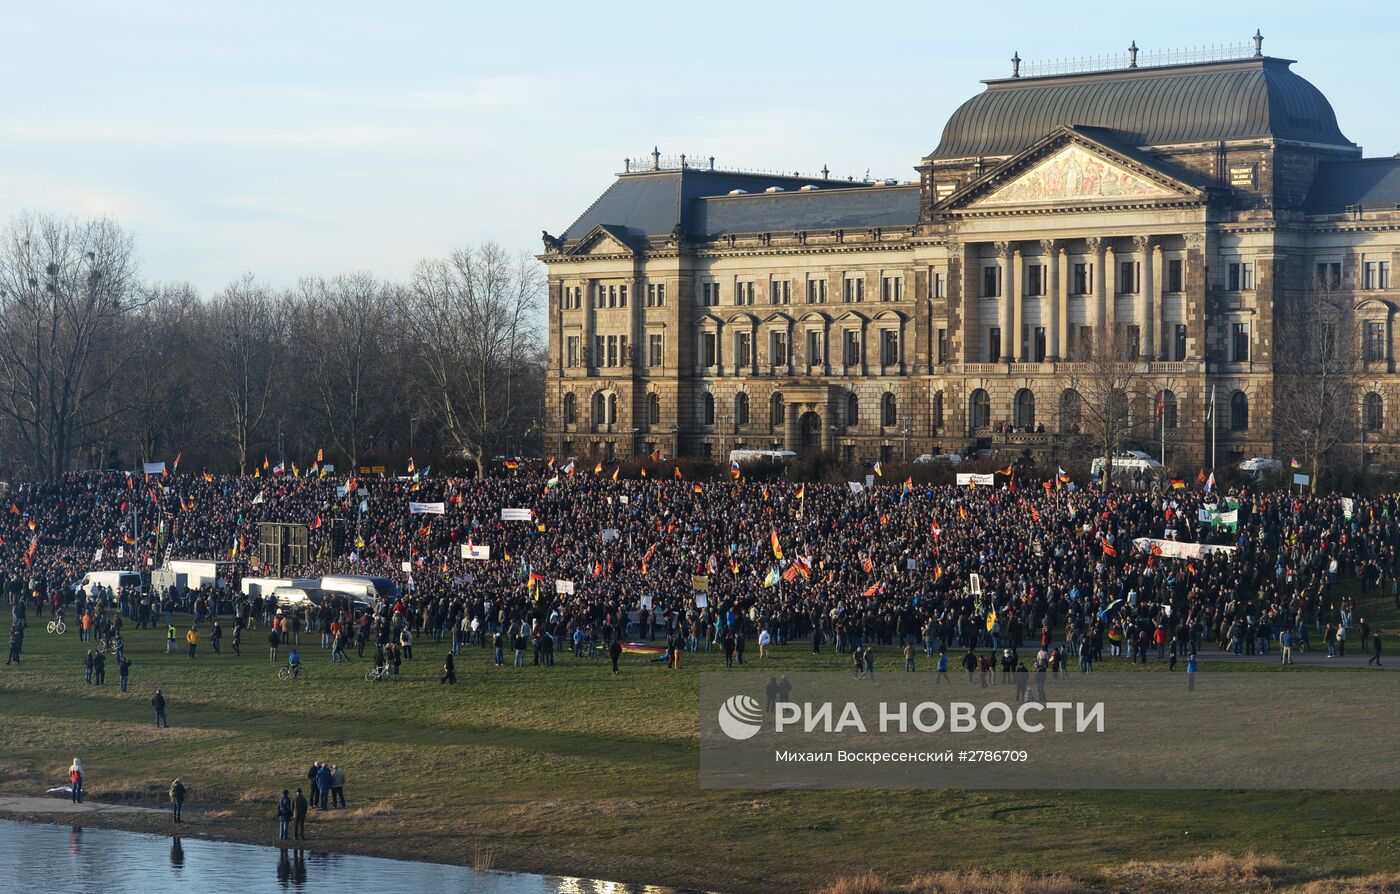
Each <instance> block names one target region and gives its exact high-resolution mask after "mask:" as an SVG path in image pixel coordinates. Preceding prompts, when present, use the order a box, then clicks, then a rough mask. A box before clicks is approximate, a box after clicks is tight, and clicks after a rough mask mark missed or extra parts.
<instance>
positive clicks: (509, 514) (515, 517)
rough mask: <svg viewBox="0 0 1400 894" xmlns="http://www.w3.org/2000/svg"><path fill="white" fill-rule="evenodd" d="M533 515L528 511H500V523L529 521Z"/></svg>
mask: <svg viewBox="0 0 1400 894" xmlns="http://www.w3.org/2000/svg"><path fill="white" fill-rule="evenodd" d="M532 518H534V513H533V512H532V511H531V510H529V509H502V510H501V521H530V520H531V519H532Z"/></svg>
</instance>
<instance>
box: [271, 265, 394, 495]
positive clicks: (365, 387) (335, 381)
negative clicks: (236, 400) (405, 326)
mask: <svg viewBox="0 0 1400 894" xmlns="http://www.w3.org/2000/svg"><path fill="white" fill-rule="evenodd" d="M393 311H394V307H393V287H392V286H390V285H389V284H388V283H384V282H381V281H379V280H377V279H375V278H374V277H372V276H370V275H368V274H364V273H357V274H350V275H346V276H337V277H335V278H333V279H330V280H325V279H319V278H316V279H306V280H303V281H302V283H301V303H300V305H299V306H298V307H297V309H296V312H295V315H294V318H295V320H294V323H293V333H294V335H293V343H294V344H296V345H297V347H298V354H299V355H300V356H304V357H305V358H306V361H307V368H306V372H307V376H306V383H305V384H306V386H307V387H308V390H309V392H310V394H309V397H310V399H311V402H312V403H313V405H314V409H315V413H316V417H317V418H318V420H319V421H320V422H321V424H322V426H323V429H322V430H323V431H324V432H325V434H326V436H327V437H329V439H330V441H331V443H332V444H333V445H334V446H335V448H336V449H337V450H339V451H340V452H341V453H342V454H344V455H345V456H346V457H347V458H348V459H349V461H350V465H351V467H352V468H354V467H356V466H358V465H359V463H360V459H361V458H362V456H363V454H364V451H365V449H366V448H367V447H368V446H371V445H372V444H373V443H374V441H375V439H376V438H377V437H378V436H379V435H380V434H382V433H383V432H384V431H385V429H386V428H387V426H388V420H389V419H390V418H391V411H392V407H393V399H392V394H391V391H390V387H389V384H390V383H389V377H388V369H387V365H386V363H385V362H384V361H385V354H386V349H388V348H389V347H390V346H389V344H388V338H387V335H388V333H389V332H390V330H391V329H392V325H393Z"/></svg>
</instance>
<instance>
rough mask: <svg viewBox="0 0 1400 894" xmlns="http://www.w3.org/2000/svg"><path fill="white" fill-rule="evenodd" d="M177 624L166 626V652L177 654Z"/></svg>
mask: <svg viewBox="0 0 1400 894" xmlns="http://www.w3.org/2000/svg"><path fill="white" fill-rule="evenodd" d="M175 632H176V631H175V625H174V624H168V625H166V628H165V654H167V655H174V654H175Z"/></svg>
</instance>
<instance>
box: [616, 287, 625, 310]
mask: <svg viewBox="0 0 1400 894" xmlns="http://www.w3.org/2000/svg"><path fill="white" fill-rule="evenodd" d="M617 306H618V307H626V306H627V287H626V286H618V287H617Z"/></svg>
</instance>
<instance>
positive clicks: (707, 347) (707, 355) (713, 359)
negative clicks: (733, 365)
mask: <svg viewBox="0 0 1400 894" xmlns="http://www.w3.org/2000/svg"><path fill="white" fill-rule="evenodd" d="M718 337H719V336H717V335H715V333H713V332H702V333H701V334H700V365H701V366H706V367H709V366H714V365H715V364H716V363H718V362H719V346H718V345H717V344H716V342H715V340H716V339H717V338H718Z"/></svg>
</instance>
